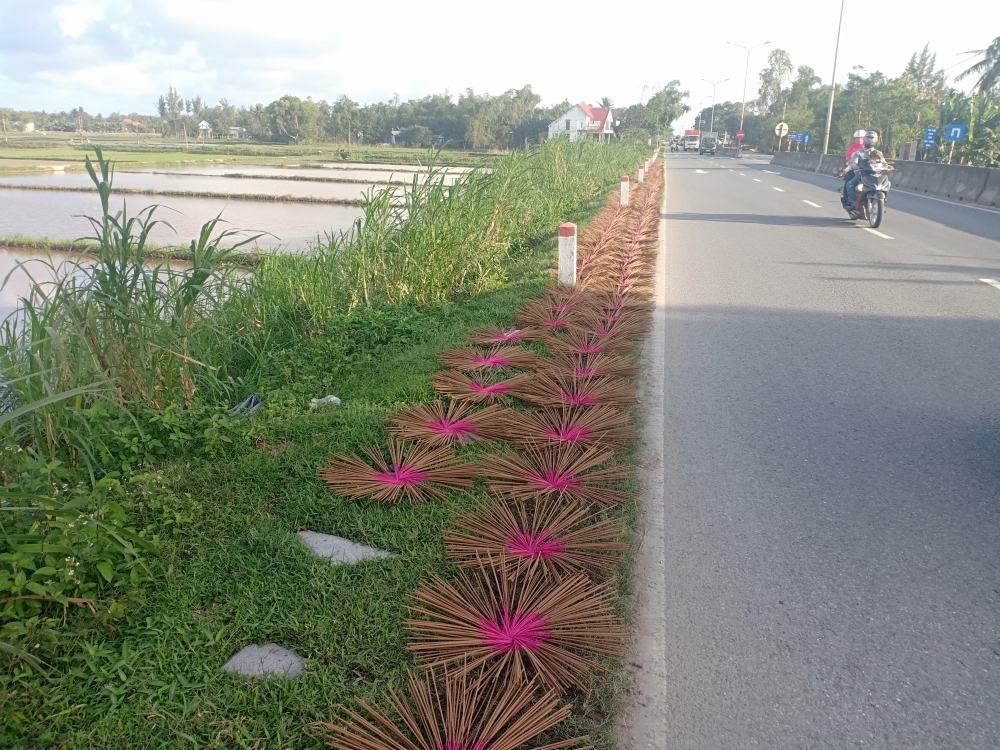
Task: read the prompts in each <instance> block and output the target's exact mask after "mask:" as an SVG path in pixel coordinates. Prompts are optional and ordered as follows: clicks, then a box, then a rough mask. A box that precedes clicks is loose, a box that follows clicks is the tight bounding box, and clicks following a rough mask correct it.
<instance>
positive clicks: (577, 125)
mask: <svg viewBox="0 0 1000 750" xmlns="http://www.w3.org/2000/svg"><path fill="white" fill-rule="evenodd" d="M614 124H615V117H614V113H613V111H612V110H611V108H610V107H591V106H590V105H589V104H584V103H583V102H581V103H580V104H575V105H573V107H572V108H571V109H570V110H569V111H568V112H566V113H565V114H563V115H562V116H561V117H558V118H556V119H555V120H553V121H552V122H550V123H549V138H555V137H556V136H559V135H566V136H569V139H570V140H571V141H575V140H577V139H578V138H598V139H600V140H604V139H605V138H608V139H610V138H611V136H612V135H614V132H615V130H614Z"/></svg>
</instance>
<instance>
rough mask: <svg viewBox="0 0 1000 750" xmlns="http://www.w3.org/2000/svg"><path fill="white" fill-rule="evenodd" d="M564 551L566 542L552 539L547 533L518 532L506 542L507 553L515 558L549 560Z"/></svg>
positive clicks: (543, 531)
mask: <svg viewBox="0 0 1000 750" xmlns="http://www.w3.org/2000/svg"><path fill="white" fill-rule="evenodd" d="M565 549H566V542H564V541H563V540H562V539H556V538H554V537H552V536H551V535H550V534H549V532H547V531H545V530H542V531H518V532H517V533H516V534H514V536H513V537H511V539H510V540H509V541H508V542H507V551H508V552H509V553H510V554H512V555H516V556H517V557H529V558H531V559H533V560H537V559H538V558H541V559H543V560H548V559H550V558H551V557H552V556H553V555H558V554H560V553H561V552H562V551H563V550H565Z"/></svg>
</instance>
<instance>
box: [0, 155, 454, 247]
mask: <svg viewBox="0 0 1000 750" xmlns="http://www.w3.org/2000/svg"><path fill="white" fill-rule="evenodd" d="M467 171H468V170H464V169H455V168H449V170H448V175H447V181H448V182H449V183H452V182H454V180H455V179H458V178H459V177H460V176H461V174H463V173H464V172H467ZM227 174H244V175H256V176H257V177H258V178H259V179H255V178H254V177H252V176H251V177H239V178H236V177H226V176H225V175H227ZM424 176H425V173H424V172H422V171H421V169H420V168H419V167H408V166H393V165H377V166H376V165H366V164H354V165H351V166H346V165H343V164H327V165H322V166H317V167H303V166H297V167H281V166H252V165H242V164H226V165H185V166H180V167H172V168H164V167H159V168H156V169H149V170H138V169H136V170H134V171H125V170H124V169H119V170H117V171H116V172H115V176H114V182H113V184H114V187H119V188H131V189H138V190H157V191H175V192H180V191H183V192H193V193H212V194H214V195H215V196H225V195H232V196H233V198H231V199H227V198H225V197H211V198H209V197H189V196H171V195H141V194H138V195H137V194H131V195H124V196H120V197H118V198H117V199H115V200H116V208H120V206H121V204H122V202H123V201H124V203H125V204H127V206H128V207H129V209H130V210H131V211H136V210H138V209H142V208H144V207H146V206H149V205H152V204H159V205H161V206H162V208H161V209H160V210H159V211H158V214H157V216H158V218H160V219H162V220H164V221H166V222H169V223H170V224H171V225H172V226H173V228H174V229H175V230H176V232H173V231H171V230H170V229H169V228H168V227H166V226H160V227H156V228H155V229H154V230H153V233H152V235H151V241H152V242H154V243H155V244H158V245H172V244H178V243H180V244H184V245H186V244H187V243H188V241H189V240H190V239H192V238H194V237H196V236H197V234H198V231H199V230H200V228H201V225H202V224H203V223H205V222H206V221H208V220H209V219H211V218H213V217H215V216H216V215H217V214H219V213H220V212H221V213H222V218H223V219H224V220H226V221H227V222H228V225H229V226H230V227H233V228H236V229H244V230H248V231H251V232H254V233H256V232H269V233H270V234H272V235H274V237H267V238H263V239H261V240H260V245H261V247H263V248H272V247H273V248H277V249H279V250H282V251H289V252H301V251H303V250H305V249H306V248H307V247H308V245H309V243H310V242H311V241H312V240H314V239H315V238H316V237H317V236H322V235H323V234H336V233H339V232H341V231H344V230H346V229H348V228H350V226H351V225H352V224H353V223H354V220H355V219H356V218H358V217H359V216H360V215H361V210H360V209H359V208H357V207H354V206H337V205H333V204H320V205H316V204H308V203H304V202H295V201H296V199H300V200H306V199H309V198H315V199H321V200H331V199H332V200H345V201H354V200H358V199H360V198H362V197H363V196H364V194H365V192H367V191H368V190H369V189H370V188H371V187H372V186H373V185H375V184H376V182H387V181H392V182H393V183H398V185H399V187H398V190H399V191H400V196H402V191H403V190H404V189H405V185H407V184H412V180H413V179H414V177H416V178H417V179H418V180H422V179H423V178H424ZM287 177H303V178H312V180H310V179H304V180H296V179H281V178H287ZM330 179H333V180H362V182H327V181H317V180H330ZM0 184H3V185H8V186H16V189H13V188H12V187H4V188H0V237H3V236H7V235H17V234H20V235H26V236H28V237H50V238H52V239H58V240H73V239H78V238H80V237H82V236H85V235H88V234H89V233H90V227H89V224H88V223H87V221H86V220H85V219H83V218H82V215H84V214H90V215H94V214H96V213H97V212H98V210H99V208H100V204H99V202H98V199H97V194H96V191H95V192H86V193H83V192H60V191H58V190H52V189H44V190H43V189H39V190H32V188H33V187H38V188H58V187H66V188H73V189H79V188H90V187H91V186H92V182H91V180H90V177H89V175H87V174H86V172H82V171H65V172H63V171H56V172H47V173H43V174H21V175H4V176H2V177H0ZM376 187H381V186H379V185H376ZM240 195H243V196H246V195H254V196H257V195H260V196H267V197H269V198H273V197H288V198H289V199H290V200H288V201H281V202H271V201H267V200H261V201H255V200H246V199H241V198H239V197H238V196H240Z"/></svg>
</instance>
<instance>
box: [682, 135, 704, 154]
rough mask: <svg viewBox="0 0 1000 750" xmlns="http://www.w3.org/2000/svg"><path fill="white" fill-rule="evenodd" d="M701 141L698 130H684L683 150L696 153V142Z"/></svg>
mask: <svg viewBox="0 0 1000 750" xmlns="http://www.w3.org/2000/svg"><path fill="white" fill-rule="evenodd" d="M700 140H701V131H700V130H685V131H684V150H685V151H697V150H698V142H699V141H700Z"/></svg>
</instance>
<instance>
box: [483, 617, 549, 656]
mask: <svg viewBox="0 0 1000 750" xmlns="http://www.w3.org/2000/svg"><path fill="white" fill-rule="evenodd" d="M548 620H549V618H548V617H547V616H546V615H543V614H540V613H537V612H525V613H524V614H521V613H520V612H519V611H517V610H515V611H514V613H513V614H511V612H510V610H509V609H508V608H507V607H504V610H503V612H502V613H501V615H500V621H499V622H494V621H491V620H483V621H482V622H480V623H479V627H480V630H481V633H482V639H483V645H486V646H489V647H490V648H491V649H493V650H494V651H496V652H497V653H507V652H510V651H519V650H521V649H527V650H529V651H536V650H538V648H539V647H540V646H542V644H544V643H545V642H546V641H548V640H549V639H550V638H551V637H552V635H551V633H549V631H548V630H546V628H545V626H546V625H547V624H548Z"/></svg>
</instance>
